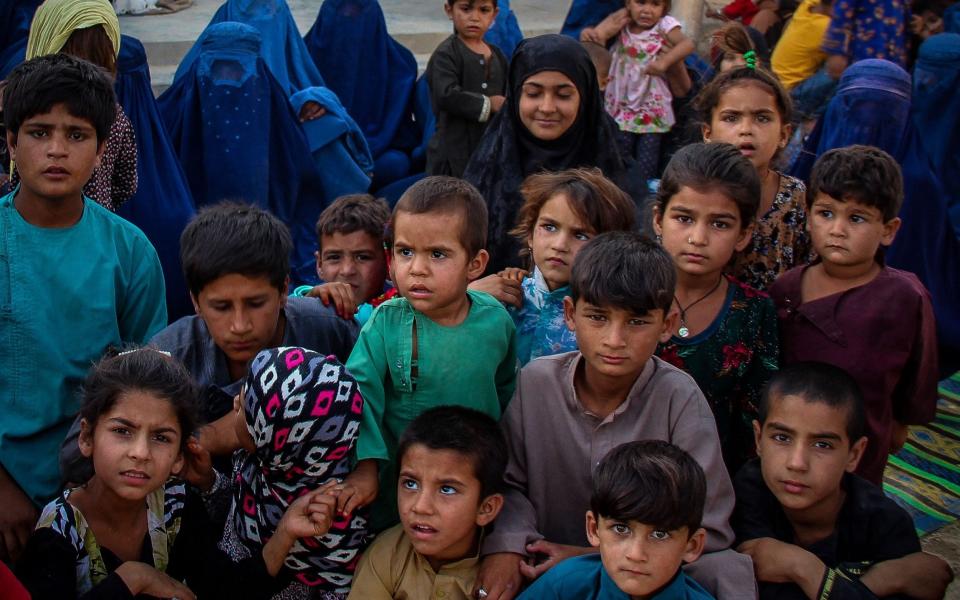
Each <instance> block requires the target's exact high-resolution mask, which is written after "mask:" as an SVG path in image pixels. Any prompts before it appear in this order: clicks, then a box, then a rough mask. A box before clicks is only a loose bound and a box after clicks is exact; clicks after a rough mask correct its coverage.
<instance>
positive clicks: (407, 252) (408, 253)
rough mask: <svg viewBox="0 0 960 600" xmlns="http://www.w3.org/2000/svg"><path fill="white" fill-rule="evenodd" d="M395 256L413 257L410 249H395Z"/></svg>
mask: <svg viewBox="0 0 960 600" xmlns="http://www.w3.org/2000/svg"><path fill="white" fill-rule="evenodd" d="M397 254H399V255H400V256H403V257H405V258H410V257H411V256H413V250H411V249H410V248H397Z"/></svg>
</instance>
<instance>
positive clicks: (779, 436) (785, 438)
mask: <svg viewBox="0 0 960 600" xmlns="http://www.w3.org/2000/svg"><path fill="white" fill-rule="evenodd" d="M770 439H772V440H773V441H775V442H780V443H781V444H785V443H787V442H789V441H790V436H789V435H787V434H785V433H775V434H773V435H772V436H770Z"/></svg>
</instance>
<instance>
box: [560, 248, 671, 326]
mask: <svg viewBox="0 0 960 600" xmlns="http://www.w3.org/2000/svg"><path fill="white" fill-rule="evenodd" d="M676 284H677V272H676V269H675V268H674V266H673V259H671V258H670V255H669V254H667V251H666V250H664V249H663V248H662V247H660V244H658V243H656V242H654V241H653V240H651V239H650V238H648V237H646V236H644V235H642V234H640V233H637V232H635V231H610V232H607V233H603V234H600V235H598V236H597V237H595V238H593V239H592V240H590V241H589V242H587V243H586V245H585V246H584V247H583V248H582V249H581V250H580V252H579V253H577V257H576V258H575V259H574V260H573V269H572V271H571V273H570V297H571V298H572V299H573V302H574V303H576V302H578V301H580V299H583V300H584V301H586V302H589V303H590V304H593V305H595V306H612V307H615V308H621V309H624V310H629V311H631V312H633V313H635V314H638V315H642V314H646V313H648V312H650V311H651V310H657V309H660V310H662V311H663V315H664V317H666V315H667V313H668V312H670V306H671V304H673V294H674V290H675V288H676Z"/></svg>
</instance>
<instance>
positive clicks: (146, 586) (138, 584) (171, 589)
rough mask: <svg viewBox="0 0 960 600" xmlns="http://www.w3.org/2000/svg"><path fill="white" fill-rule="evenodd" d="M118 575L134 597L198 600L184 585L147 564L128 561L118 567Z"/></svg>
mask: <svg viewBox="0 0 960 600" xmlns="http://www.w3.org/2000/svg"><path fill="white" fill-rule="evenodd" d="M116 573H117V575H119V576H120V579H122V580H123V583H124V584H126V586H127V588H128V589H129V590H130V593H131V594H132V595H134V596H141V595H143V596H150V597H151V598H178V599H179V600H196V598H197V597H196V596H195V595H194V593H193V592H191V591H190V588H188V587H187V586H185V585H184V584H183V583H181V582H179V581H177V580H176V579H174V578H173V577H170V576H169V575H167V574H166V573H161V572H160V571H158V570H156V569H155V568H153V567H151V566H150V565H148V564H146V563H142V562H136V561H132V560H128V561H127V562H125V563H123V564H122V565H120V566H119V567H117V570H116Z"/></svg>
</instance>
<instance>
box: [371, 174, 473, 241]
mask: <svg viewBox="0 0 960 600" xmlns="http://www.w3.org/2000/svg"><path fill="white" fill-rule="evenodd" d="M402 212H405V213H409V214H412V215H422V214H426V213H437V214H457V215H460V217H461V224H460V236H459V239H460V245H461V246H463V247H464V248H465V249H466V251H467V254H469V255H470V257H471V258H473V257H474V256H476V255H477V253H478V252H480V251H481V250H483V249H484V248H485V247H486V245H487V203H486V202H484V200H483V196H481V195H480V192H479V191H478V190H477V188H476V187H474V186H473V185H472V184H471V183H469V182H467V181H464V180H463V179H457V178H456V177H448V176H446V175H433V176H430V177H424V178H423V179H421V180H420V181H418V182H416V183H415V184H413V185H412V186H410V187H409V188H408V189H407V191H406V192H404V193H403V196H401V197H400V200H399V201H398V202H397V205H396V206H394V207H393V214H392V215H391V216H390V227H389V233H388V236H387V237H388V242H389V243H391V244H392V242H393V236H394V234H395V231H396V224H397V215H398V214H400V213H402Z"/></svg>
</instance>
